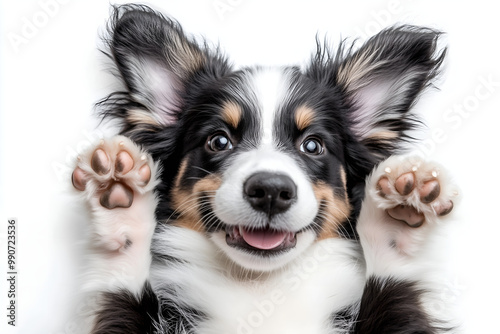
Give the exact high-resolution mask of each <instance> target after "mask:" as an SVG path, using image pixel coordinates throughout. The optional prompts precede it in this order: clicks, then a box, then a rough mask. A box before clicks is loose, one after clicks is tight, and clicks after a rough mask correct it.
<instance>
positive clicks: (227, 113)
mask: <svg viewBox="0 0 500 334" xmlns="http://www.w3.org/2000/svg"><path fill="white" fill-rule="evenodd" d="M242 114H243V111H242V109H241V106H239V105H238V104H236V103H234V102H231V101H227V102H225V103H224V105H223V106H222V119H224V121H225V122H226V123H227V124H229V125H231V126H232V127H233V128H234V129H236V128H237V127H238V124H240V120H241V116H242Z"/></svg>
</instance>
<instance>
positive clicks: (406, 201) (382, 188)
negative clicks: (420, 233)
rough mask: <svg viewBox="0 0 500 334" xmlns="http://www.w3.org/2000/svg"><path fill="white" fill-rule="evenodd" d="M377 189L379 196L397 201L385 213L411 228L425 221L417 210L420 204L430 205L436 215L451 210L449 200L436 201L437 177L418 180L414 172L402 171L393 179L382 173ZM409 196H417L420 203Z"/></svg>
mask: <svg viewBox="0 0 500 334" xmlns="http://www.w3.org/2000/svg"><path fill="white" fill-rule="evenodd" d="M377 190H378V194H379V195H380V196H381V197H383V198H386V199H390V200H393V201H394V200H395V201H398V202H399V204H397V205H395V206H394V207H392V208H389V209H386V212H387V214H388V215H389V216H391V217H392V218H394V219H396V220H399V221H402V222H404V223H406V224H407V225H408V226H410V227H413V228H417V227H420V226H422V225H423V224H424V222H425V214H424V213H423V212H422V211H421V210H419V207H420V208H421V205H428V206H432V208H433V211H434V212H435V214H436V215H438V216H445V215H447V214H449V213H450V212H451V211H452V210H453V202H452V201H451V200H448V201H443V202H441V201H436V200H437V199H438V198H439V195H440V194H441V185H440V183H439V181H438V179H436V178H431V179H430V180H427V181H424V182H418V180H417V176H416V174H415V173H414V172H407V173H403V174H401V175H399V176H398V177H397V178H396V179H395V180H393V181H392V180H391V179H390V177H389V176H385V175H384V176H382V177H381V178H380V179H379V181H378V183H377ZM410 198H413V199H415V198H417V199H418V201H419V202H420V204H418V205H415V203H413V202H412V201H410ZM412 203H413V204H412Z"/></svg>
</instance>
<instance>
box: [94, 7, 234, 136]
mask: <svg viewBox="0 0 500 334" xmlns="http://www.w3.org/2000/svg"><path fill="white" fill-rule="evenodd" d="M108 31H109V36H108V37H107V38H106V39H105V42H106V44H107V46H108V50H106V51H105V52H106V53H107V54H108V55H109V56H110V57H111V58H112V59H113V60H114V62H115V64H116V69H117V74H118V75H119V76H120V77H121V79H122V81H123V83H124V84H125V90H123V91H120V92H115V93H113V94H111V95H110V96H108V97H107V98H106V99H104V100H103V101H101V103H100V107H102V108H103V109H104V116H105V117H111V118H115V119H118V120H120V121H121V123H122V125H123V129H122V133H123V134H125V135H127V136H130V137H132V138H133V139H134V140H139V139H140V137H143V136H144V135H145V134H150V133H154V132H156V131H159V130H161V129H164V128H166V127H169V126H172V125H175V124H176V122H177V120H178V119H179V116H180V115H181V113H182V111H183V109H184V107H185V106H186V104H187V101H186V96H188V95H189V93H188V90H189V89H190V87H191V86H193V82H195V83H197V82H203V83H205V82H208V83H210V82H211V81H210V80H211V79H212V78H215V77H217V76H220V75H223V73H225V71H227V70H228V68H229V66H228V65H227V62H226V61H225V60H224V59H222V58H221V57H216V56H214V55H212V54H211V53H210V52H209V51H208V48H207V47H206V46H205V45H204V44H203V43H201V45H200V44H199V43H197V42H196V41H195V40H194V39H193V38H191V37H189V36H187V35H186V34H185V33H184V31H183V29H182V28H181V26H180V25H179V24H178V23H177V22H176V21H175V20H173V19H171V18H169V17H166V16H164V15H162V14H161V13H159V12H157V11H155V10H153V9H151V8H149V7H147V6H143V5H134V4H127V5H121V6H114V7H113V9H112V16H111V19H110V21H109V23H108Z"/></svg>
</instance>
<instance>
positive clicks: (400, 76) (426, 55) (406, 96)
mask: <svg viewBox="0 0 500 334" xmlns="http://www.w3.org/2000/svg"><path fill="white" fill-rule="evenodd" d="M439 36H440V32H437V31H434V30H431V29H427V28H420V27H415V26H407V25H405V26H399V27H392V28H389V29H386V30H383V31H382V32H380V33H379V34H377V35H376V36H374V37H372V38H371V39H369V40H368V41H367V42H366V43H364V45H362V46H361V48H359V49H358V50H357V51H355V52H353V51H351V50H352V47H351V49H350V50H348V51H347V52H342V54H343V55H342V56H341V57H340V58H337V59H336V66H335V68H336V73H335V76H336V84H337V86H340V88H341V90H342V91H343V92H344V95H345V96H347V100H348V103H349V105H350V108H349V109H350V114H349V120H350V123H351V130H352V132H353V133H354V135H355V137H357V139H358V140H359V142H361V143H362V144H363V145H364V146H365V147H367V148H368V149H369V151H370V152H371V153H372V154H373V155H374V157H375V158H376V159H381V158H385V157H387V156H389V155H390V154H392V153H393V152H394V151H395V150H396V149H397V148H398V146H399V144H400V143H401V141H402V140H406V139H408V134H407V131H408V130H410V129H412V128H414V127H415V126H416V125H417V124H418V121H417V120H416V118H415V117H414V116H413V115H412V114H411V112H410V110H411V108H412V106H413V105H414V103H415V102H416V100H417V99H418V97H419V95H420V93H421V92H422V91H423V90H424V89H425V88H426V87H428V86H429V85H430V84H431V81H432V79H434V78H435V77H436V75H437V74H438V70H439V67H440V65H441V63H442V62H443V59H444V56H445V53H446V49H442V50H438V47H437V40H438V38H439ZM341 49H342V48H341Z"/></svg>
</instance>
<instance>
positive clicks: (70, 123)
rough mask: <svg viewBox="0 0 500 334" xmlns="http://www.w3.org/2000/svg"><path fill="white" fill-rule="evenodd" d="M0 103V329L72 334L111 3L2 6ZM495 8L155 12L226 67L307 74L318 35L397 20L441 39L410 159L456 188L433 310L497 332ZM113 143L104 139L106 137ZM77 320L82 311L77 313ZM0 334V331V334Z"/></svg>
mask: <svg viewBox="0 0 500 334" xmlns="http://www.w3.org/2000/svg"><path fill="white" fill-rule="evenodd" d="M0 3H1V8H0V16H1V17H0V22H1V30H0V35H1V48H0V52H1V56H0V62H1V68H0V74H1V86H0V88H1V95H0V103H1V105H0V115H1V119H0V126H1V130H0V145H1V147H0V153H1V158H0V163H1V166H0V172H1V180H0V188H1V197H0V205H1V208H0V219H1V223H0V237H1V238H0V241H1V245H0V282H1V284H0V331H1V332H2V333H20V332H23V333H73V332H75V331H74V328H73V327H72V326H73V324H72V323H71V322H67V321H63V320H62V319H64V316H63V315H64V314H65V313H73V312H75V309H77V308H78V305H75V303H72V302H71V300H68V299H69V298H68V296H70V295H71V292H72V291H73V290H74V289H76V287H75V286H74V284H72V283H71V282H73V280H72V277H73V275H74V273H73V270H74V266H73V263H74V261H75V251H74V248H75V247H74V244H75V242H76V241H78V238H79V237H80V234H79V233H80V232H79V231H80V229H79V226H80V224H81V221H82V216H81V214H79V211H78V208H77V206H75V204H74V197H72V196H71V195H70V191H69V190H70V188H71V187H70V186H69V185H70V179H69V176H70V172H71V163H72V161H73V159H74V157H75V155H76V153H75V152H77V151H79V150H80V149H82V148H84V147H85V146H86V145H88V142H89V140H94V139H96V138H98V137H99V136H100V135H102V133H103V131H101V130H100V129H102V128H101V127H99V128H97V125H98V122H97V121H96V117H95V116H94V115H93V113H94V111H93V104H94V103H95V102H96V101H97V100H98V99H100V98H102V97H104V96H105V95H106V94H107V93H109V92H110V91H111V90H112V89H113V87H114V86H115V80H114V79H113V78H112V77H111V76H110V75H109V74H107V72H106V68H107V66H108V65H107V63H106V62H105V58H104V57H103V56H102V55H101V54H100V53H99V51H97V46H98V44H99V37H98V36H99V33H101V32H102V31H103V28H104V26H105V22H106V19H107V17H108V15H109V3H108V1H97V0H92V1H89V0H87V1H71V0H64V1H63V0H40V1H34V0H29V1H16V2H14V1H7V0H2V1H1V2H0ZM493 3H494V2H491V1H485V0H476V1H473V2H472V1H471V2H467V4H464V2H459V1H441V2H437V1H418V0H415V1H402V0H401V1H397V0H395V1H391V0H378V1H320V0H308V1H302V2H299V1H273V2H271V1H265V0H215V1H214V0H198V1H180V0H178V1H173V0H163V1H151V2H150V4H152V5H153V6H154V7H155V8H157V9H161V10H162V11H163V12H165V13H167V14H170V15H171V16H173V17H175V18H176V19H178V20H179V21H180V22H181V23H182V25H183V26H184V28H185V30H186V31H187V32H190V33H193V34H195V35H196V36H204V37H206V38H207V39H208V40H210V41H213V42H216V43H217V42H219V43H220V45H221V47H222V49H223V50H224V51H225V52H226V54H227V55H229V57H230V59H232V60H233V62H234V64H236V65H238V66H240V65H251V64H264V65H282V64H304V62H305V61H307V60H308V59H309V57H310V55H311V54H312V52H313V51H314V50H315V36H316V34H317V33H318V36H319V37H320V38H321V39H323V38H324V37H326V38H327V39H328V40H329V41H331V42H332V44H334V45H335V44H336V43H337V42H338V40H339V39H340V38H344V37H359V38H360V40H361V41H362V40H365V39H366V38H367V37H368V36H371V35H373V34H374V33H375V32H377V31H378V30H380V29H381V28H382V27H385V26H389V25H391V24H394V23H398V22H402V23H412V24H418V25H427V26H430V27H434V28H437V29H440V30H442V31H445V32H446V33H447V35H446V36H445V37H444V41H445V42H446V44H447V45H448V46H449V53H448V59H447V65H446V71H445V74H444V76H443V78H442V80H441V82H439V87H440V89H441V90H440V91H431V92H429V93H428V94H427V95H426V96H425V97H424V98H423V99H422V100H421V103H420V104H419V106H418V110H419V111H420V112H421V113H422V114H423V116H424V118H425V120H426V123H427V125H428V128H427V130H426V131H425V132H424V135H423V137H424V139H425V142H424V143H425V144H424V145H423V146H422V145H421V146H420V147H417V148H415V149H416V150H418V151H420V152H421V153H423V154H425V155H426V156H429V157H430V158H432V159H435V160H438V161H439V162H441V163H443V164H444V165H446V166H447V167H448V168H449V169H450V170H451V171H452V174H453V175H454V177H455V179H456V180H457V182H458V184H459V185H460V187H461V189H462V194H463V201H462V203H461V205H460V207H459V208H458V210H457V215H456V216H457V218H458V219H457V221H456V222H454V224H455V225H456V227H454V228H453V229H452V232H450V235H449V241H450V242H449V244H447V245H443V247H446V251H447V252H449V254H450V255H449V264H450V267H451V268H452V270H453V272H454V274H453V275H452V278H451V279H447V280H448V281H447V283H446V286H447V287H446V288H445V289H444V290H443V293H442V302H443V304H442V306H443V307H448V306H447V305H450V304H453V305H459V306H460V309H461V310H462V314H463V315H462V320H463V321H464V329H463V332H464V333H492V332H494V331H495V330H498V329H497V326H496V325H495V324H496V323H497V321H498V307H497V302H498V300H499V297H500V296H499V288H498V280H499V274H498V272H499V271H498V270H497V267H498V256H499V255H500V253H499V249H500V227H499V225H500V219H499V218H498V214H497V213H496V211H495V209H497V208H499V206H500V204H499V203H498V202H499V199H500V198H499V196H498V190H497V189H496V187H500V181H499V180H500V178H499V177H498V176H497V175H496V173H497V168H498V167H499V166H500V164H499V159H498V155H499V149H498V144H499V140H498V138H499V135H498V132H499V131H500V129H499V121H500V110H499V102H500V68H499V65H498V62H499V59H500V52H499V50H500V49H499V46H498V42H499V40H498V34H499V33H500V29H499V28H500V25H499V23H498V22H499V21H498V9H497V8H498V7H496V6H494V5H493ZM107 133H109V131H107ZM12 217H15V218H17V219H18V239H19V243H18V247H19V248H18V254H17V257H18V266H19V267H18V270H19V278H18V287H17V290H18V301H17V304H18V314H17V315H18V327H16V328H15V329H14V328H10V326H7V325H6V322H7V318H6V314H7V311H6V307H7V285H6V278H4V276H6V271H7V269H6V258H7V254H6V231H7V227H6V226H7V220H8V218H12ZM77 311H78V310H77ZM4 328H6V329H7V330H4Z"/></svg>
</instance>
